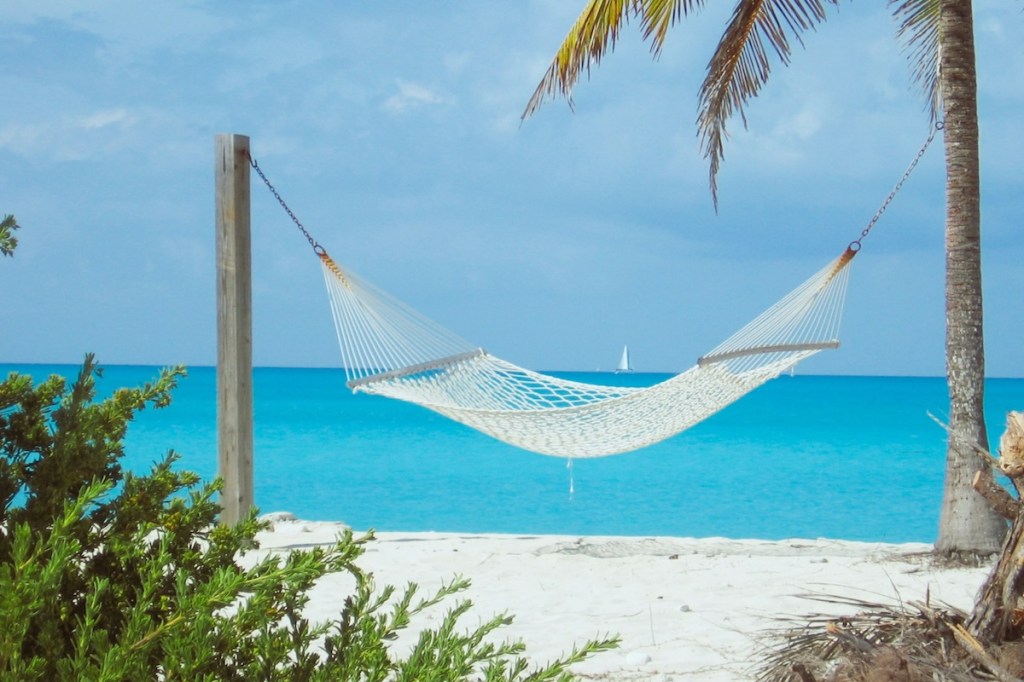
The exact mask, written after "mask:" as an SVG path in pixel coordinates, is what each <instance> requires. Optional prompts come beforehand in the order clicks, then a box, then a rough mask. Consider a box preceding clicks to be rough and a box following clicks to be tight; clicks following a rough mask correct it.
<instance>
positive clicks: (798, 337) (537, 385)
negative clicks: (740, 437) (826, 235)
mask: <svg viewBox="0 0 1024 682" xmlns="http://www.w3.org/2000/svg"><path fill="white" fill-rule="evenodd" d="M857 246H859V244H857ZM855 253H856V249H854V248H853V247H852V246H851V248H849V249H847V251H846V252H845V253H843V255H841V256H840V257H839V258H837V259H835V260H834V261H832V262H831V263H829V264H828V265H827V266H826V267H824V268H823V269H822V270H820V271H819V272H817V273H816V274H815V275H814V276H812V277H811V278H810V279H808V280H807V281H806V282H804V283H803V284H801V285H800V286H799V287H797V288H796V289H794V290H793V291H792V292H791V293H790V294H788V295H787V296H786V297H784V298H783V299H782V300H780V301H779V302H778V303H776V304H775V305H774V306H772V307H770V308H769V309H768V310H766V311H765V312H763V313H762V314H761V315H759V316H758V317H757V318H755V319H754V320H753V321H752V322H751V323H749V324H748V325H747V326H745V327H743V328H742V329H741V330H739V331H738V332H736V333H735V334H733V335H732V336H731V337H729V338H728V339H727V340H726V341H725V342H723V343H722V344H720V345H719V346H718V347H716V348H715V349H714V350H712V351H711V352H710V353H708V354H707V355H704V356H703V357H701V358H700V359H699V360H698V361H697V364H696V365H695V366H693V367H692V368H690V369H688V370H686V371H685V372H683V373H682V374H679V375H677V376H675V377H673V378H671V379H669V380H667V381H664V382H662V383H660V384H657V385H655V386H651V387H649V388H623V387H615V386H596V385H591V384H584V383H579V382H574V381H567V380H564V379H558V378H556V377H551V376H546V375H543V374H538V373H536V372H532V371H530V370H527V369H523V368H521V367H517V366H515V365H513V364H511V363H508V362H505V361H504V360H501V359H499V358H496V357H494V356H492V355H490V354H489V353H487V351H485V350H483V349H482V348H478V347H476V346H474V345H473V344H471V343H469V342H467V341H465V340H463V339H462V338H460V337H458V336H456V335H455V334H453V333H451V332H449V331H448V330H446V329H444V328H443V327H441V326H440V325H438V324H436V323H434V322H432V321H431V320H429V319H427V318H426V317H424V316H423V315H421V314H419V313H418V312H416V311H415V310H413V309H412V308H410V307H409V306H407V305H405V304H404V303H402V302H400V301H398V300H397V299H395V298H394V297H392V296H390V295H388V294H386V293H384V292H383V291H381V290H380V289H377V288H376V287H374V286H373V285H371V284H369V283H367V282H365V281H363V280H362V279H360V278H359V277H357V276H356V275H355V274H353V273H352V272H350V271H348V270H343V269H342V268H341V267H339V266H338V265H337V264H336V263H335V262H334V261H333V260H332V259H331V258H330V257H329V256H328V255H327V254H326V253H325V252H323V250H322V249H320V250H319V251H318V254H319V255H320V259H321V262H322V264H323V270H324V279H325V281H326V283H327V290H328V293H329V295H330V299H331V310H332V312H333V314H334V322H335V326H336V327H337V331H338V341H339V343H340V345H341V354H342V358H343V361H344V365H345V372H346V376H347V378H348V385H349V387H350V388H352V390H353V391H355V392H362V393H369V394H374V395H382V396H386V397H389V398H397V399H399V400H404V401H407V402H411V403H415V404H417V405H422V406H423V407H426V408H429V409H431V410H434V411H435V412H439V413H440V414H443V415H445V416H447V417H450V418H451V419H454V420H456V421H458V422H461V423H463V424H466V425H468V426H471V427H473V428H475V429H477V430H479V431H482V432H483V433H486V434H487V435H489V436H493V437H494V438H497V439H499V440H502V441H505V442H506V443H511V444H512V445H516V446H518V447H521V448H524V449H526V450H532V451H533V452H539V453H541V454H544V455H555V456H560V457H569V458H577V457H602V456H605V455H614V454H617V453H621V452H627V451H630V450H635V449H637V448H641V447H644V446H646V445H651V444H653V443H657V442H659V441H661V440H664V439H666V438H669V437H670V436H674V435H675V434H677V433H679V432H680V431H683V430H684V429H687V428H689V427H691V426H693V425H694V424H696V423H697V422H700V421H702V420H704V419H706V418H707V417H709V416H711V415H712V414H714V413H715V412H718V411H719V410H721V409H722V408H724V407H726V406H727V405H729V404H730V403H732V402H734V401H736V400H738V399H739V398H741V397H742V396H743V395H745V394H746V393H748V392H749V391H752V390H754V389H755V388H757V387H758V386H760V385H761V384H763V383H765V382H766V381H768V380H769V379H773V378H775V377H777V376H778V375H779V374H781V373H783V372H785V371H787V370H789V369H790V368H792V367H793V366H795V365H796V364H797V363H798V362H800V361H801V360H803V359H805V358H807V357H810V356H811V355H814V354H815V353H817V352H818V351H820V350H823V349H826V348H838V346H839V341H838V332H839V322H840V317H841V314H842V307H843V300H844V298H845V294H846V285H847V282H848V280H849V268H848V267H847V266H848V265H849V263H850V261H851V260H852V258H853V256H854V255H855Z"/></svg>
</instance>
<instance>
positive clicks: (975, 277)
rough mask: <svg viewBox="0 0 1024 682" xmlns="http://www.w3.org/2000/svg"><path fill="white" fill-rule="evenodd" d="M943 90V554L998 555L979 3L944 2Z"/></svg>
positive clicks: (1000, 530) (1001, 529) (1000, 531)
mask: <svg viewBox="0 0 1024 682" xmlns="http://www.w3.org/2000/svg"><path fill="white" fill-rule="evenodd" d="M940 8H941V9H940V12H941V13H940V20H939V45H940V59H939V62H940V72H939V88H940V92H941V95H942V106H943V113H944V121H945V128H944V141H945V149H946V373H947V377H948V380H949V400H950V420H949V441H948V445H947V454H946V482H945V489H944V493H943V500H942V513H941V519H940V522H939V537H938V541H937V542H936V550H937V551H939V552H940V553H947V554H949V553H954V552H981V553H987V552H995V551H998V550H999V548H1000V546H1001V544H1002V539H1003V536H1004V535H1005V533H1006V524H1005V522H1004V521H1003V520H1002V519H1001V518H1000V517H999V515H998V514H997V513H996V512H995V511H993V510H992V508H991V507H990V506H989V505H988V504H987V503H986V502H985V500H984V498H982V496H981V495H979V494H978V493H977V492H976V491H975V490H974V488H973V481H974V477H975V474H976V473H977V472H978V471H985V472H986V473H984V474H982V475H983V476H984V475H991V474H990V473H987V472H988V467H986V466H985V462H984V461H983V460H982V459H981V458H980V457H979V456H978V455H977V454H976V453H977V448H978V447H980V448H983V449H986V450H987V449H988V436H987V434H986V432H985V421H984V409H983V407H984V391H985V350H984V337H983V332H982V293H981V191H980V179H979V158H978V109H977V78H976V74H975V57H974V27H973V17H972V12H971V0H941V2H940Z"/></svg>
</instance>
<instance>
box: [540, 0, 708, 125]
mask: <svg viewBox="0 0 1024 682" xmlns="http://www.w3.org/2000/svg"><path fill="white" fill-rule="evenodd" d="M704 2H705V0H590V1H589V2H588V3H587V5H586V6H585V7H584V8H583V11H582V12H581V13H580V15H579V17H578V18H577V19H576V23H574V24H573V26H572V28H571V29H570V30H569V33H568V35H566V36H565V40H563V41H562V45H561V47H559V48H558V52H557V53H555V58H554V60H552V62H551V66H550V67H548V70H547V73H545V74H544V77H543V78H542V79H541V81H540V84H539V85H537V89H536V90H535V91H534V93H533V96H532V97H530V101H529V103H527V105H526V110H525V111H523V115H522V118H523V119H526V118H528V117H529V116H531V115H532V114H533V113H534V112H535V111H537V109H539V108H540V105H541V104H543V102H544V100H545V99H546V98H548V97H553V96H557V95H561V96H563V97H565V99H566V101H567V102H568V103H569V106H570V108H571V107H572V89H573V87H574V86H575V85H576V82H577V81H578V80H579V78H580V76H581V75H582V74H583V73H584V71H585V72H587V73H588V74H589V73H590V68H591V66H596V65H597V64H599V63H600V62H601V58H602V57H604V55H605V54H607V53H608V52H610V51H612V50H613V49H615V44H616V42H617V41H618V39H619V31H620V29H621V28H622V26H623V24H625V23H626V22H628V21H629V19H630V16H631V15H632V16H633V17H636V18H639V20H640V28H641V31H642V32H643V37H644V40H650V41H651V53H652V54H653V55H654V56H655V58H657V57H658V56H659V55H660V54H661V49H662V47H664V45H665V38H666V37H667V35H668V29H669V28H670V27H671V26H672V25H673V24H675V23H676V22H677V21H679V20H680V19H681V18H682V16H683V15H685V14H689V13H691V12H693V11H696V10H698V9H700V8H701V7H702V6H703V5H704Z"/></svg>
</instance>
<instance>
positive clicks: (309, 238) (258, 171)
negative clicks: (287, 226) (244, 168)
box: [248, 154, 327, 256]
mask: <svg viewBox="0 0 1024 682" xmlns="http://www.w3.org/2000/svg"><path fill="white" fill-rule="evenodd" d="M248 156H249V164H250V165H252V168H253V170H254V171H256V174H257V175H259V176H260V178H261V179H262V180H263V184H265V185H266V186H267V189H269V190H270V193H271V194H273V195H274V198H275V199H277V203H279V204H281V208H283V209H284V211H285V213H287V214H288V217H289V218H291V219H292V222H293V223H295V227H297V228H299V231H301V232H302V235H303V236H304V237H305V238H306V241H308V242H309V245H310V246H312V247H313V253H315V254H316V255H318V256H322V255H324V254H325V253H327V252H326V251H325V250H324V247H322V246H320V243H319V242H318V241H317V240H315V239H313V235H311V234H310V233H309V231H308V230H307V229H306V226H305V225H303V224H302V221H301V220H299V218H298V216H296V215H295V214H294V213H293V212H292V209H290V208H289V207H288V204H286V203H285V201H284V199H283V198H281V195H280V194H279V193H278V191H277V188H275V187H274V185H273V184H271V182H270V180H268V179H267V176H266V175H264V174H263V171H262V170H261V169H260V165H259V164H258V163H256V159H254V158H252V154H248Z"/></svg>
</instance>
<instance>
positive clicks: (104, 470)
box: [0, 356, 617, 681]
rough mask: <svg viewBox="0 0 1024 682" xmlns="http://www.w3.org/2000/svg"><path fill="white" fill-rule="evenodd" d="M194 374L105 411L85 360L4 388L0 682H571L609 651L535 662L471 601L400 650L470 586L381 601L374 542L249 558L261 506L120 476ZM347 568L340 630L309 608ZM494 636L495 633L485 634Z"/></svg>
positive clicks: (455, 584)
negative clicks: (131, 426) (153, 412)
mask: <svg viewBox="0 0 1024 682" xmlns="http://www.w3.org/2000/svg"><path fill="white" fill-rule="evenodd" d="M184 374H185V371H184V369H183V368H180V367H179V368H175V369H171V370H166V371H164V372H162V373H161V374H160V376H159V377H158V378H157V379H156V381H155V382H153V383H152V384H147V385H145V386H143V387H141V388H134V389H128V388H122V389H118V390H117V391H115V392H114V393H113V395H112V396H110V397H109V398H107V399H105V400H102V401H98V402H97V401H96V400H95V398H96V387H95V377H96V376H98V375H100V370H99V369H97V367H96V365H95V362H94V360H93V358H92V356H87V357H86V360H85V364H84V366H83V367H82V370H81V373H80V374H79V376H78V379H77V381H75V382H74V384H73V385H72V386H70V387H68V386H67V385H66V381H65V380H64V379H63V378H61V377H57V376H54V377H50V378H49V379H46V380H45V381H42V382H41V383H39V384H38V385H33V381H32V379H31V378H30V377H28V376H25V375H20V374H16V373H15V374H11V375H10V376H9V377H8V378H7V379H6V381H4V382H3V383H0V679H3V680H55V679H62V680H101V679H102V680H146V679H160V680H176V679H181V680H218V681H220V680H247V681H248V680H461V679H485V680H552V679H558V680H564V679H571V675H570V674H569V673H568V672H567V666H568V665H570V664H572V663H574V662H577V661H580V660H582V659H584V658H586V657H587V656H589V655H590V654H592V653H594V652H597V651H600V650H604V649H608V648H611V647H613V646H615V645H616V644H617V640H616V639H604V640H600V641H589V642H587V643H585V644H584V645H582V646H581V647H579V648H578V649H574V650H573V651H572V652H571V653H570V654H568V655H567V656H566V657H565V658H564V659H562V660H559V661H556V662H554V663H551V664H548V665H547V666H545V667H542V668H537V669H533V670H530V669H528V668H529V666H528V663H527V661H526V659H525V658H524V653H525V651H524V646H523V644H522V643H521V642H518V641H514V642H504V643H500V644H496V643H492V642H493V637H490V635H492V633H494V632H495V631H496V630H498V629H499V628H501V627H502V626H504V625H506V624H508V623H509V622H511V617H510V616H507V615H498V616H495V617H494V618H492V619H491V620H490V621H488V622H486V623H485V624H483V625H482V626H479V627H477V628H475V629H470V630H467V631H465V632H463V631H461V630H460V623H459V619H460V617H461V616H463V615H464V614H465V613H466V612H467V610H468V609H469V608H470V602H469V601H468V600H465V599H459V598H456V601H455V603H454V605H453V606H451V607H449V608H448V611H447V612H446V615H445V617H444V619H443V621H442V623H441V625H440V626H439V627H437V629H433V630H431V629H426V630H423V631H422V633H421V635H420V637H419V640H418V642H417V643H416V644H415V645H414V647H413V649H412V651H411V652H410V653H408V654H407V655H406V656H404V657H402V658H399V657H397V656H396V655H395V654H394V653H393V652H392V651H390V650H389V649H388V646H387V645H388V643H389V642H391V641H393V640H394V639H395V638H396V636H397V634H398V632H399V631H401V630H403V629H405V628H407V627H409V626H410V623H411V620H412V619H413V617H415V616H416V614H418V613H420V612H421V611H423V610H424V609H426V608H430V607H432V606H436V605H438V604H440V603H441V602H444V601H445V600H446V599H448V598H449V597H452V596H453V595H457V594H458V593H459V592H461V591H462V590H464V589H465V588H466V587H467V585H468V582H467V581H465V580H463V579H461V578H455V579H453V580H452V581H451V582H450V583H449V584H447V585H445V586H443V587H442V588H441V589H440V590H438V591H437V592H436V593H434V594H431V595H428V596H427V597H425V598H422V597H420V596H419V591H418V589H417V587H416V586H415V585H410V586H409V587H407V588H406V589H405V590H404V591H402V592H401V593H400V594H399V593H397V592H396V590H395V589H394V588H392V587H390V586H387V587H385V588H383V589H382V590H380V591H377V590H376V589H375V588H374V585H373V580H372V576H370V575H369V574H366V573H364V572H362V571H361V570H359V568H358V567H357V566H356V563H355V561H356V559H358V558H359V556H360V555H361V554H362V553H363V551H364V546H365V545H366V543H368V542H370V541H371V540H372V534H367V535H364V536H362V537H354V536H353V534H352V533H351V532H346V533H344V534H343V535H342V536H341V537H339V538H338V540H337V541H336V543H335V544H334V545H332V546H328V547H322V548H316V549H313V550H309V551H294V552H291V553H289V554H287V555H286V556H285V557H283V558H280V557H276V556H268V557H266V558H264V559H262V560H260V561H259V562H258V563H256V564H255V565H254V566H251V567H246V566H243V565H242V564H241V563H240V562H239V558H240V556H241V555H242V554H243V553H244V551H246V550H250V549H252V548H254V547H256V540H255V537H256V533H257V532H258V531H259V530H261V529H262V528H263V527H264V525H263V524H261V523H260V522H259V521H258V520H257V518H256V516H255V512H253V513H252V514H250V515H248V516H247V517H245V518H244V519H243V520H242V521H240V522H239V523H238V524H237V525H236V526H234V527H227V526H223V525H218V524H217V523H216V521H217V514H218V512H219V506H218V504H217V501H216V499H215V497H216V495H217V493H218V490H219V487H218V484H216V483H215V484H201V482H200V481H199V478H198V476H196V475H195V474H193V473H190V472H187V471H177V470H175V468H174V462H175V460H176V455H175V454H174V453H173V452H168V454H167V455H166V457H165V458H164V459H163V460H162V461H160V462H158V463H157V464H155V465H154V466H153V468H152V470H151V471H150V472H149V473H148V475H144V476H141V475H135V474H132V473H129V472H124V471H122V469H121V467H120V464H119V460H120V458H121V456H122V455H123V454H124V452H123V442H124V436H125V433H126V430H127V426H128V423H129V422H130V421H131V419H132V418H133V417H134V416H135V414H136V413H137V412H139V411H140V410H143V409H145V408H146V407H147V406H149V407H154V408H159V407H163V406H166V405H167V404H168V403H169V402H170V396H171V391H172V389H173V388H174V386H175V384H176V382H177V380H178V379H179V378H180V377H182V376H183V375H184ZM338 571H344V572H347V573H349V574H351V575H352V576H353V578H354V580H355V591H354V593H353V594H352V595H351V596H349V597H348V599H347V600H346V603H345V606H344V609H343V610H342V612H341V613H340V614H339V616H338V618H337V619H336V620H335V621H333V622H326V623H311V622H309V621H308V620H307V619H306V618H305V617H304V616H303V607H304V606H305V605H306V603H307V602H308V600H309V597H308V593H309V590H310V588H311V587H312V586H313V584H314V583H315V582H316V581H317V579H319V578H321V577H322V576H324V575H325V574H327V573H332V572H338ZM485 640H486V641H485Z"/></svg>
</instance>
